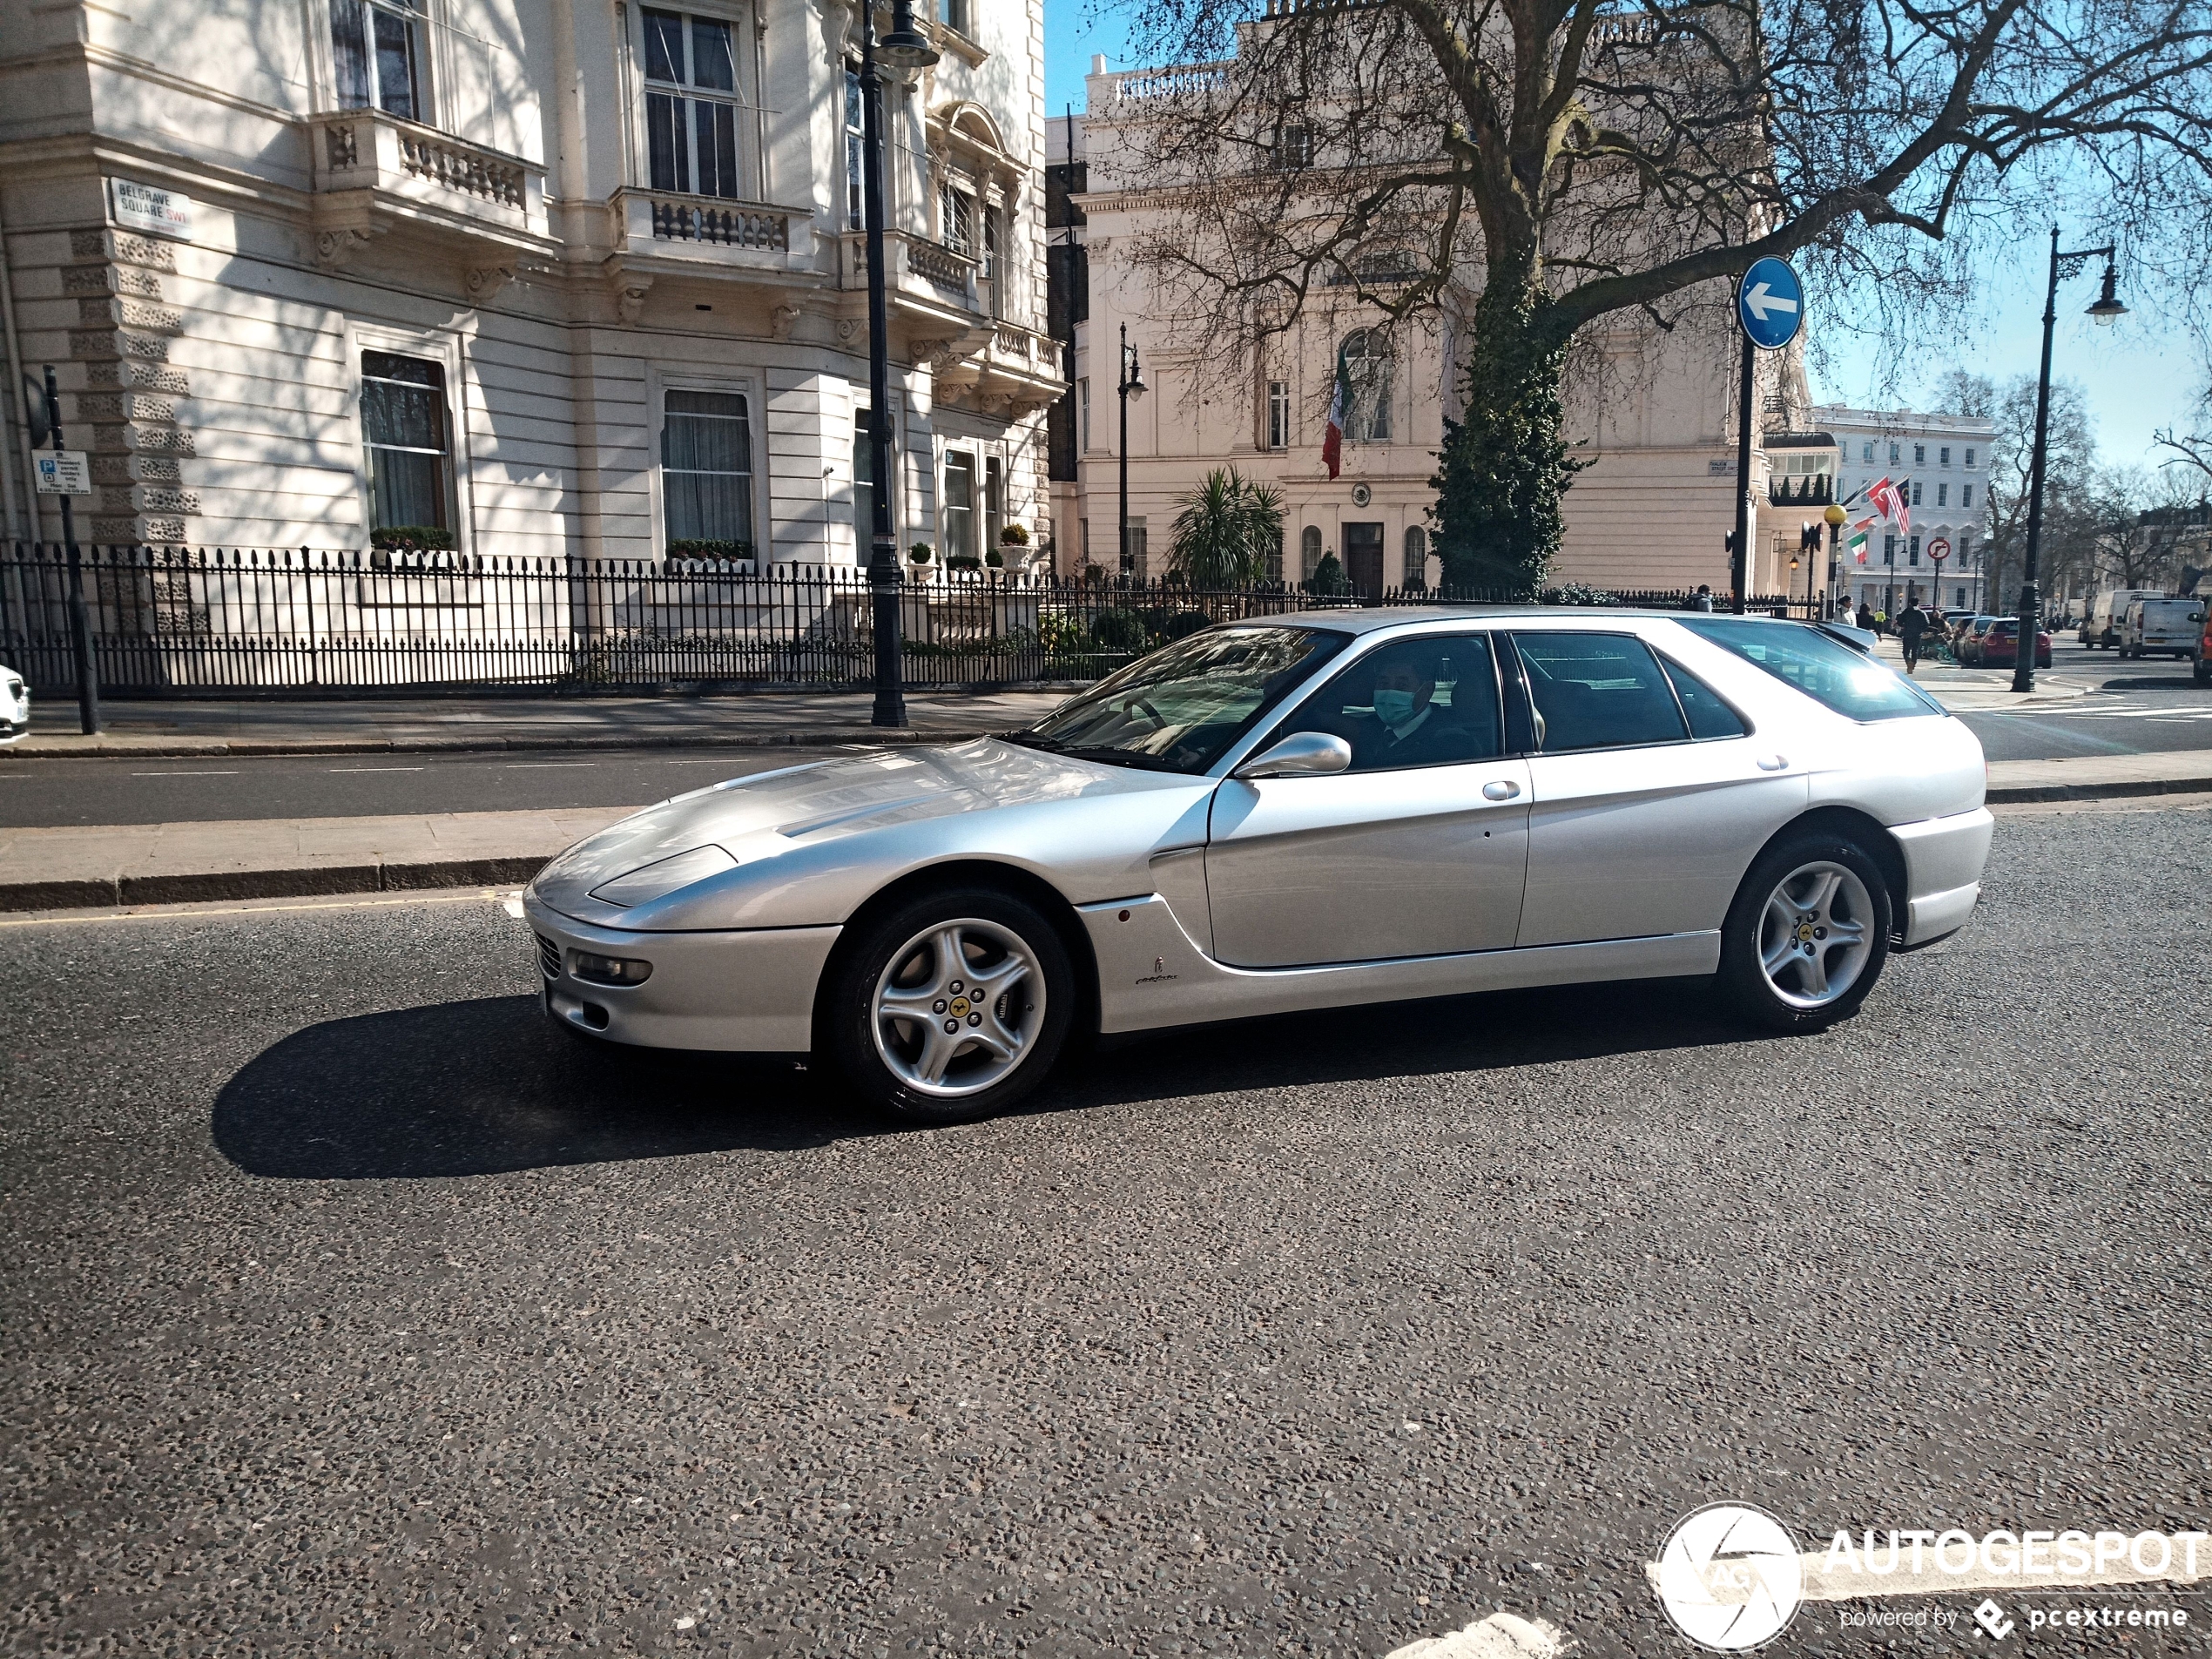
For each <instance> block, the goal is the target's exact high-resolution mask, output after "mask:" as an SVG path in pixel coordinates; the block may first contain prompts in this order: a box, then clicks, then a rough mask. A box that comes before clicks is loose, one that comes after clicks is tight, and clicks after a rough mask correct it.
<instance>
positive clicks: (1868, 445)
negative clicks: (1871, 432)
mask: <svg viewBox="0 0 2212 1659" xmlns="http://www.w3.org/2000/svg"><path fill="white" fill-rule="evenodd" d="M1858 458H1859V460H1861V461H1862V462H1867V463H1869V464H1871V462H1873V459H1874V441H1873V440H1872V439H1871V438H1869V439H1868V440H1867V441H1866V442H1865V443H1862V444H1860V445H1859V446H1858Z"/></svg>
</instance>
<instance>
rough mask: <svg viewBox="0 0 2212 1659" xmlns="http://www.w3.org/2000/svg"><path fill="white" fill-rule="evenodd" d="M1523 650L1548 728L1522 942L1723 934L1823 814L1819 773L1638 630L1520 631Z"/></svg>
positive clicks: (1532, 761)
mask: <svg viewBox="0 0 2212 1659" xmlns="http://www.w3.org/2000/svg"><path fill="white" fill-rule="evenodd" d="M1512 645H1513V654H1514V659H1515V660H1516V661H1517V664H1518V666H1517V669H1514V670H1509V672H1512V673H1514V675H1515V676H1516V678H1515V683H1514V686H1513V689H1514V691H1521V692H1524V693H1525V694H1526V695H1527V698H1528V699H1529V704H1530V707H1531V709H1532V711H1533V723H1534V726H1535V752H1534V753H1533V754H1532V755H1531V756H1530V757H1529V760H1528V770H1529V779H1530V791H1529V792H1530V803H1529V820H1528V879H1527V884H1526V890H1525V895H1524V897H1523V900H1522V903H1521V929H1520V932H1519V934H1518V936H1517V937H1518V940H1519V942H1520V943H1521V944H1522V945H1524V946H1527V945H1563V944H1575V943H1581V942H1583V941H1591V940H1600V939H1640V938H1647V937H1650V936H1653V935H1656V934H1675V933H1695V932H1700V931H1703V930H1705V929H1708V928H1716V927H1719V926H1720V925H1721V922H1722V921H1723V919H1724V918H1725V917H1726V915H1727V914H1728V907H1729V905H1730V902H1731V901H1732V900H1733V899H1734V898H1735V896H1736V887H1737V882H1739V881H1740V880H1742V879H1743V872H1744V870H1745V869H1746V868H1748V867H1750V862H1751V860H1752V858H1753V857H1754V856H1755V855H1756V854H1757V852H1758V849H1759V848H1760V847H1761V846H1764V844H1765V842H1766V840H1767V839H1768V838H1769V837H1770V836H1771V835H1772V834H1773V833H1774V832H1775V831H1776V830H1777V829H1779V828H1780V827H1781V826H1783V825H1784V824H1785V823H1787V822H1788V821H1789V820H1790V819H1792V818H1794V817H1796V816H1797V814H1798V813H1801V812H1803V811H1804V808H1805V806H1806V805H1807V803H1808V801H1809V800H1810V799H1811V772H1810V770H1809V768H1808V767H1807V765H1805V764H1804V762H1805V759H1807V758H1806V757H1795V758H1793V757H1791V756H1790V755H1788V754H1787V753H1786V752H1782V751H1781V750H1780V749H1779V748H1778V746H1777V745H1775V744H1774V743H1772V742H1771V741H1769V740H1764V739H1762V738H1760V736H1759V735H1758V734H1757V732H1754V731H1753V730H1752V729H1751V726H1750V722H1749V721H1747V720H1746V719H1744V718H1743V716H1742V715H1740V714H1739V713H1738V712H1737V711H1736V710H1734V709H1733V708H1732V707H1730V705H1728V704H1727V703H1726V702H1725V701H1724V700H1723V698H1720V697H1719V696H1718V694H1717V693H1716V692H1715V691H1713V690H1712V689H1711V688H1710V686H1708V685H1705V684H1704V683H1703V681H1702V680H1699V679H1698V678H1696V676H1695V675H1694V674H1692V673H1690V672H1689V671H1688V670H1687V669H1686V668H1684V667H1683V665H1682V664H1679V663H1676V662H1673V661H1671V660H1669V661H1667V662H1664V663H1662V660H1661V658H1659V657H1658V656H1657V655H1656V653H1655V652H1654V651H1652V649H1651V647H1650V645H1649V644H1647V643H1646V642H1645V641H1644V640H1643V639H1642V638H1641V637H1638V636H1637V635H1636V634H1635V632H1633V631H1629V630H1626V629H1623V630H1621V631H1595V630H1593V631H1579V630H1578V631H1566V630H1560V631H1541V632H1539V631H1527V632H1521V631H1515V632H1514V636H1513V642H1512Z"/></svg>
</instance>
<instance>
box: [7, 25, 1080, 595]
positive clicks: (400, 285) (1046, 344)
mask: <svg viewBox="0 0 2212 1659" xmlns="http://www.w3.org/2000/svg"><path fill="white" fill-rule="evenodd" d="M857 15H858V14H857V13H856V12H855V11H854V10H852V9H850V8H849V7H848V6H847V5H846V4H844V3H841V0H801V3H798V4H795V5H792V6H789V7H774V6H770V5H768V4H767V3H766V0H670V3H668V4H666V5H660V4H639V3H636V0H246V3H240V4H233V5H217V4H215V3H212V0H170V3H165V4H163V5H158V6H145V7H132V8H129V9H127V10H125V9H118V8H115V7H111V6H107V5H104V4H100V3H97V0H82V3H51V0H0V325H3V326H4V335H5V341H4V343H5V347H6V351H7V355H8V358H9V360H10V361H9V368H10V373H9V374H8V377H7V385H6V388H5V397H4V407H5V413H6V428H5V433H4V437H5V446H6V450H7V454H6V456H5V462H4V465H3V466H0V479H4V481H5V483H6V485H7V488H6V489H5V491H4V493H3V494H0V508H3V509H4V511H5V514H6V519H7V524H8V529H9V532H10V534H11V535H14V536H30V535H37V536H44V537H48V538H51V537H52V536H56V535H57V530H58V525H57V516H56V515H55V513H54V512H53V511H52V510H51V502H47V503H44V510H42V505H41V503H38V502H36V501H34V499H33V498H32V496H31V492H30V479H29V464H28V454H27V448H28V445H27V435H26V431H25V421H24V414H25V410H24V402H23V398H22V395H21V392H20V389H19V388H20V387H21V385H22V376H23V374H25V373H28V374H32V375H36V374H37V373H38V372H39V371H40V369H41V368H42V367H43V366H44V365H47V364H51V365H53V366H54V367H55V368H56V369H57V376H58V380H59V382H60V386H61V389H62V392H63V400H62V401H63V415H64V422H65V424H66V428H67V435H68V441H69V442H70V444H71V447H73V448H84V449H86V450H89V451H91V455H92V456H93V462H92V465H93V469H94V478H95V481H96V483H97V488H98V495H97V496H96V498H95V499H94V500H93V501H92V502H90V503H80V508H81V509H89V511H88V512H87V511H82V510H81V511H80V529H79V534H80V536H84V537H85V538H86V539H89V540H96V541H100V542H111V543H124V542H137V543H186V544H191V545H195V546H222V547H235V546H249V547H300V546H312V547H317V548H333V547H341V548H342V547H360V546H362V545H365V544H366V543H368V540H369V538H370V536H371V534H372V532H373V531H374V529H377V528H378V527H380V526H381V527H384V528H386V529H394V528H395V527H397V526H399V525H401V524H408V525H415V524H421V525H427V527H428V528H429V529H432V530H434V531H437V532H441V533H442V536H443V537H444V539H446V540H448V541H449V543H451V544H452V545H453V546H455V548H457V549H458V550H462V551H464V552H471V553H475V554H482V555H545V556H607V557H613V556H628V557H660V556H665V555H666V554H668V553H669V552H670V551H671V543H679V544H681V545H679V546H678V548H677V549H676V550H678V551H684V550H691V549H698V548H704V549H708V550H717V551H720V552H723V553H725V554H729V553H735V554H736V555H738V556H752V557H754V558H756V559H772V560H774V561H777V562H783V561H801V562H815V563H852V562H853V560H854V559H855V557H856V555H858V556H861V557H865V537H864V536H856V534H855V519H856V509H858V507H859V506H860V496H861V495H862V494H864V493H865V492H864V489H856V484H860V483H864V480H856V464H857V465H858V466H859V467H860V468H861V469H864V468H865V464H866V462H865V455H864V453H861V452H859V451H857V450H856V445H855V442H854V439H855V421H856V419H861V418H864V417H865V415H866V404H867V355H866V354H867V343H868V342H867V320H866V318H867V308H866V293H865V284H866V276H867V270H866V260H865V257H864V239H863V238H862V236H861V234H860V226H859V196H858V191H857V172H856V168H857V158H858V145H859V105H858V100H857V96H856V93H855V91H854V90H853V78H852V75H851V67H852V64H853V52H854V41H855V37H854V35H853V24H854V20H855V18H856V17H857ZM931 27H932V29H933V31H934V36H935V39H936V43H937V44H938V46H939V49H940V51H941V61H940V62H939V64H937V65H936V66H935V67H934V68H933V69H929V70H925V71H920V72H918V73H914V74H909V75H907V76H906V77H905V78H904V84H897V78H894V84H893V86H892V87H891V88H890V89H889V91H888V93H887V125H888V126H889V128H890V139H891V145H890V152H889V161H888V168H887V171H888V174H889V184H890V192H891V212H892V225H893V227H894V228H893V231H892V233H891V237H890V247H889V254H890V260H891V261H892V264H893V269H892V271H891V273H890V280H891V284H892V327H891V333H892V355H893V365H894V368H893V397H894V403H895V405H896V407H895V408H894V410H893V415H894V422H895V428H894V429H895V434H896V436H895V445H894V447H895V450H896V453H897V455H898V456H899V461H900V479H899V482H898V492H897V495H896V496H895V502H896V510H897V516H898V520H899V528H900V541H901V543H912V542H914V541H917V540H921V541H929V542H932V543H948V542H950V543H954V545H956V546H965V547H968V548H972V549H974V550H977V551H979V552H980V551H981V550H983V549H984V548H986V547H988V545H989V544H990V543H992V542H993V541H995V539H996V534H995V532H996V528H997V527H998V526H999V525H1001V524H1003V523H1025V524H1041V523H1042V521H1043V520H1044V519H1045V517H1046V503H1045V489H1046V481H1045V470H1046V459H1045V441H1044V418H1043V411H1044V409H1045V408H1046V406H1047V405H1048V404H1049V403H1050V402H1051V401H1053V399H1054V398H1055V396H1056V395H1059V394H1060V392H1061V391H1062V388H1063V387H1064V385H1065V381H1064V377H1063V375H1062V366H1061V360H1060V357H1059V354H1058V353H1057V351H1056V349H1055V346H1054V344H1053V342H1052V341H1050V339H1049V337H1048V336H1047V335H1046V334H1045V333H1044V309H1045V287H1044V257H1043V247H1044V233H1043V199H1044V192H1043V164H1044V122H1043V68H1042V54H1043V14H1042V0H942V3H941V9H940V10H939V13H938V16H937V17H936V19H935V21H934V23H933V24H931ZM432 539H436V538H435V537H434V538H432Z"/></svg>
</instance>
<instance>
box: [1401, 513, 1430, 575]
mask: <svg viewBox="0 0 2212 1659" xmlns="http://www.w3.org/2000/svg"><path fill="white" fill-rule="evenodd" d="M1399 585H1400V586H1401V587H1406V588H1426V586H1428V532H1427V531H1426V530H1425V529H1422V528H1421V527H1420V525H1418V524H1408V525H1407V526H1406V574H1405V575H1404V577H1401V578H1400V579H1399Z"/></svg>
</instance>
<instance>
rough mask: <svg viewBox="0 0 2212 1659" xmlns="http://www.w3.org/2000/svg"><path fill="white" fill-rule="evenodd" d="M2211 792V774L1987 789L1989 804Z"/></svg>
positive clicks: (2000, 804)
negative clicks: (2190, 776) (2198, 776)
mask: <svg viewBox="0 0 2212 1659" xmlns="http://www.w3.org/2000/svg"><path fill="white" fill-rule="evenodd" d="M2203 794H2212V776H2208V777H2203V778H2124V779H2115V780H2114V781H2113V782H2111V783H2103V784H2015V785H2011V786H1997V787H1993V788H1991V789H1990V790H1989V791H1988V792H1987V794H1986V797H1985V800H1986V805H1988V806H2024V805H2027V804H2029V803H2032V802H2035V801H2067V800H2120V799H2125V798H2127V797H2128V796H2130V795H2203Z"/></svg>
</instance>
